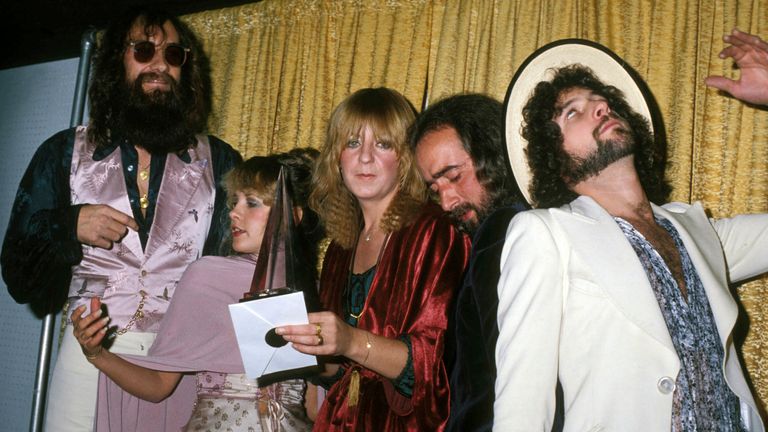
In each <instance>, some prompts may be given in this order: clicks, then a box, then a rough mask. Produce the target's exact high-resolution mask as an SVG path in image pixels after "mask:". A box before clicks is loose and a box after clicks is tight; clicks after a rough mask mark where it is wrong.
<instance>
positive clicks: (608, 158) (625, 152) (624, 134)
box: [565, 128, 635, 185]
mask: <svg viewBox="0 0 768 432" xmlns="http://www.w3.org/2000/svg"><path fill="white" fill-rule="evenodd" d="M598 129H599V128H598ZM596 131H597V129H596ZM616 132H617V133H618V134H619V135H620V136H619V137H617V138H613V139H606V140H600V139H596V142H597V147H596V148H595V150H594V151H593V152H592V153H590V154H588V155H587V156H585V157H577V156H572V155H569V156H568V161H567V165H566V172H565V178H567V179H568V183H569V184H571V185H575V184H578V183H580V182H581V181H583V180H586V179H588V178H590V177H593V176H596V175H598V174H599V173H600V171H602V170H604V169H605V168H606V167H607V166H609V165H610V164H612V163H614V162H616V161H618V160H619V159H622V158H625V157H627V156H631V155H633V154H634V151H635V140H634V139H633V137H632V135H631V134H630V133H629V132H628V131H626V130H624V129H617V130H616Z"/></svg>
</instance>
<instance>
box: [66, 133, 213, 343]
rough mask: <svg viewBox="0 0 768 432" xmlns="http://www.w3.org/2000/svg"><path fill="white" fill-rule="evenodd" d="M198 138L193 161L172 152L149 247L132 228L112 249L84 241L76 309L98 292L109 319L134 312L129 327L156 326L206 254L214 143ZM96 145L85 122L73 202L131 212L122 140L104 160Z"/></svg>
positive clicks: (73, 294) (125, 319) (124, 321)
mask: <svg viewBox="0 0 768 432" xmlns="http://www.w3.org/2000/svg"><path fill="white" fill-rule="evenodd" d="M197 138H198V142H197V146H196V147H195V148H193V149H190V150H189V154H190V156H191V159H192V160H191V162H190V163H186V162H184V161H183V160H181V159H180V158H179V157H177V156H176V155H173V154H169V155H168V157H167V158H166V162H165V171H164V173H163V179H162V183H161V186H160V191H159V193H158V197H157V203H156V206H155V216H154V221H153V223H152V227H151V229H150V232H149V238H148V240H147V244H146V250H144V251H142V249H141V241H140V240H139V234H138V233H137V232H135V231H133V230H130V229H129V230H128V234H127V235H126V236H125V238H123V239H122V241H120V242H119V243H115V244H114V246H113V247H112V249H110V250H106V249H101V248H96V247H91V246H87V245H83V246H82V248H83V260H82V261H81V262H80V264H78V265H75V266H73V267H72V282H71V283H70V286H69V301H70V310H73V309H74V308H76V307H78V306H80V305H82V304H87V303H89V299H90V298H91V297H94V296H99V297H101V298H102V302H103V303H105V304H106V305H107V307H108V310H109V316H110V317H111V318H112V320H111V322H110V326H115V325H116V326H117V327H118V330H122V329H124V328H125V327H126V325H128V324H129V322H130V321H131V320H132V319H133V321H134V322H133V323H131V324H130V325H129V327H130V328H129V329H128V330H130V331H139V332H156V331H157V329H158V326H159V323H160V319H161V318H162V317H163V314H164V313H165V311H166V309H167V308H168V304H169V302H170V300H171V297H172V296H173V292H174V290H175V289H176V284H177V282H178V281H179V279H180V278H181V274H182V273H183V272H184V270H185V269H186V268H187V265H189V263H191V262H192V261H194V260H196V259H197V258H199V257H200V256H201V255H202V251H203V245H204V243H205V239H206V236H207V233H208V229H209V227H210V225H211V218H212V216H213V207H214V199H215V195H216V184H215V182H214V179H213V167H212V164H211V149H210V144H209V143H208V138H207V137H206V136H198V137H197ZM95 148H96V147H95V145H94V144H92V143H89V142H88V140H87V139H86V128H85V127H82V126H81V127H78V128H77V131H76V133H75V145H74V150H73V152H72V166H71V172H70V177H69V178H70V180H69V182H70V189H71V191H72V204H86V203H87V204H106V205H109V206H111V207H113V208H114V209H116V210H119V211H121V212H123V213H125V214H127V215H131V216H132V215H133V212H132V210H131V206H130V203H129V201H128V193H127V190H126V185H125V177H124V176H123V166H122V161H121V154H120V147H119V146H118V147H117V148H115V150H114V151H113V152H112V153H111V154H110V155H109V156H107V157H105V158H104V159H102V160H100V161H94V160H93V153H94V150H95ZM142 300H143V301H142Z"/></svg>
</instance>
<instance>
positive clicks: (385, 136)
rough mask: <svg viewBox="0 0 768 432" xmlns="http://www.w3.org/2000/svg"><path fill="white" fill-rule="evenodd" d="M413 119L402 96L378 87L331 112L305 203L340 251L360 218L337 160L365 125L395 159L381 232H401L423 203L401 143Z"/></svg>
mask: <svg viewBox="0 0 768 432" xmlns="http://www.w3.org/2000/svg"><path fill="white" fill-rule="evenodd" d="M415 117H416V110H415V109H414V108H413V106H412V105H411V104H410V103H409V102H408V100H407V99H406V98H405V97H404V96H403V95H402V94H400V93H398V92H397V91H395V90H392V89H388V88H384V87H379V88H365V89H361V90H358V91H356V92H354V93H352V94H351V95H350V96H348V97H347V98H346V99H344V101H342V102H341V103H340V104H339V105H338V106H337V107H336V108H335V109H334V110H333V113H332V114H331V119H330V121H329V122H328V130H327V134H326V139H325V144H324V145H323V148H322V149H321V151H320V157H319V159H318V161H317V165H316V168H315V173H314V175H313V178H312V184H313V188H312V192H311V194H310V198H309V205H310V207H312V208H313V209H314V210H315V211H316V212H317V213H318V214H319V215H320V218H321V219H322V220H323V222H324V224H325V228H326V232H327V234H328V236H329V237H330V238H331V239H332V240H334V241H336V242H337V243H338V244H339V245H340V246H341V247H343V248H347V249H348V248H351V247H352V246H354V243H355V241H356V240H357V235H358V233H359V228H360V227H362V224H363V219H362V212H361V210H360V205H359V203H358V202H357V199H356V198H355V197H354V196H353V195H352V193H351V192H350V191H349V190H348V189H347V187H346V186H345V185H344V180H343V179H342V177H341V169H340V166H339V160H340V158H341V152H342V151H343V150H344V148H345V145H346V143H347V141H349V139H350V138H351V137H355V136H359V135H360V134H361V133H362V131H363V129H365V128H366V127H370V128H371V130H372V132H373V134H374V135H375V136H376V139H377V140H380V141H382V142H386V143H388V144H390V145H391V146H392V148H393V149H394V150H395V152H396V153H397V157H398V168H397V170H398V173H397V174H398V192H397V194H396V196H395V198H394V199H393V200H392V203H390V205H389V208H388V209H387V211H386V213H385V214H384V217H383V218H382V221H381V226H380V228H381V229H382V230H383V231H385V232H392V231H395V230H397V229H399V228H401V227H402V226H403V225H404V224H405V223H406V222H407V221H409V220H412V219H413V218H412V216H413V215H415V213H416V212H417V211H418V210H419V209H420V208H421V205H422V204H423V203H424V201H425V200H426V196H427V194H426V187H425V186H424V182H423V181H422V179H421V176H420V175H419V172H418V170H417V168H416V164H415V163H414V161H413V159H414V158H413V153H412V152H411V150H410V148H409V147H408V144H407V131H408V127H409V126H410V124H411V123H412V122H413V120H414V119H415ZM350 227H352V229H350Z"/></svg>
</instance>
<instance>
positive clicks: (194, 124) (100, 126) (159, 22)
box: [88, 9, 210, 145]
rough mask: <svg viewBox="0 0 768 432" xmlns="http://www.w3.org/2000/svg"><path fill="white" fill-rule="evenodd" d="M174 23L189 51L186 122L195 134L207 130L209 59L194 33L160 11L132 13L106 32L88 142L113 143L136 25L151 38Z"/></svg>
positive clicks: (184, 75) (184, 78) (184, 81)
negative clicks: (125, 58)
mask: <svg viewBox="0 0 768 432" xmlns="http://www.w3.org/2000/svg"><path fill="white" fill-rule="evenodd" d="M166 22H170V23H171V24H172V25H173V27H174V28H175V29H176V32H177V33H178V34H179V43H180V44H181V45H183V46H184V47H186V48H189V50H190V51H189V52H188V53H187V61H186V63H184V65H183V66H182V68H181V79H180V80H179V81H180V82H179V83H178V84H179V91H180V93H181V98H182V101H183V103H184V109H185V112H184V118H185V119H186V121H187V126H188V127H189V128H190V130H191V131H193V132H195V133H200V132H202V131H203V130H205V126H206V121H207V119H208V113H209V110H210V91H209V90H210V76H209V69H210V65H209V64H208V58H207V57H206V56H205V54H204V53H203V50H202V48H200V44H199V42H198V40H197V38H196V37H195V35H194V33H192V31H191V30H190V29H189V28H188V27H187V26H186V25H184V23H182V22H181V21H180V20H179V19H178V18H176V17H175V16H173V15H171V14H169V13H167V12H165V11H162V10H156V9H132V10H130V11H129V12H127V13H125V14H123V15H122V16H121V17H120V18H118V19H116V20H115V21H113V22H112V23H111V24H110V25H109V27H107V29H106V30H105V31H104V34H103V35H102V36H101V38H100V40H99V43H98V44H97V49H96V53H95V55H94V60H93V78H92V79H91V86H90V89H89V91H88V97H89V100H90V125H89V128H88V138H89V139H90V140H91V141H92V142H94V143H96V144H97V145H104V144H106V143H108V142H109V137H110V130H111V129H112V128H113V127H115V125H116V124H117V121H118V118H119V114H120V110H121V109H122V106H123V103H124V101H123V100H122V97H123V96H122V95H123V94H124V91H123V89H124V88H125V87H126V85H127V83H126V75H125V66H124V64H123V55H124V54H125V50H126V49H127V47H128V42H129V41H128V37H129V35H130V32H131V29H132V28H133V26H134V25H136V24H138V25H141V26H143V27H144V34H146V35H147V36H149V35H151V34H153V33H154V32H163V24H165V23H166Z"/></svg>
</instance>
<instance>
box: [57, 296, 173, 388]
mask: <svg viewBox="0 0 768 432" xmlns="http://www.w3.org/2000/svg"><path fill="white" fill-rule="evenodd" d="M83 312H85V305H83V306H80V307H79V308H77V309H75V310H74V311H72V316H71V317H70V318H71V319H72V327H73V332H74V334H75V339H77V341H78V342H79V343H80V347H81V349H82V350H83V354H84V355H85V357H86V358H87V359H88V361H89V362H91V364H93V365H94V366H96V368H97V369H99V370H100V371H102V372H103V373H104V374H105V375H107V376H108V377H109V378H110V379H111V380H112V381H114V382H115V383H116V384H117V385H119V386H120V387H122V388H123V390H125V391H127V392H128V393H130V394H132V395H134V396H136V397H138V398H141V399H144V400H148V401H150V402H160V401H161V400H163V399H165V398H166V397H168V396H169V395H170V394H171V392H173V389H175V388H176V385H177V384H178V383H179V381H180V380H181V373H180V372H163V371H157V370H154V369H148V368H145V367H142V366H138V365H135V364H133V363H131V362H129V361H127V360H125V359H123V358H122V357H119V356H117V355H115V354H112V353H111V352H109V351H107V350H105V349H104V348H102V346H101V342H102V340H103V339H104V335H105V334H106V332H107V324H108V323H109V317H102V316H101V314H102V312H101V300H100V299H99V298H98V297H94V298H92V299H91V312H90V313H89V314H87V315H85V316H81V315H82V314H83Z"/></svg>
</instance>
